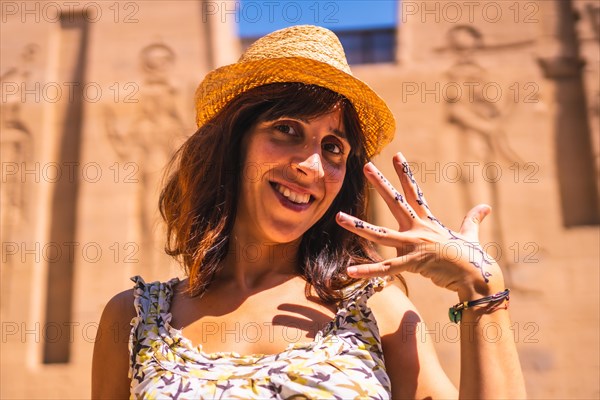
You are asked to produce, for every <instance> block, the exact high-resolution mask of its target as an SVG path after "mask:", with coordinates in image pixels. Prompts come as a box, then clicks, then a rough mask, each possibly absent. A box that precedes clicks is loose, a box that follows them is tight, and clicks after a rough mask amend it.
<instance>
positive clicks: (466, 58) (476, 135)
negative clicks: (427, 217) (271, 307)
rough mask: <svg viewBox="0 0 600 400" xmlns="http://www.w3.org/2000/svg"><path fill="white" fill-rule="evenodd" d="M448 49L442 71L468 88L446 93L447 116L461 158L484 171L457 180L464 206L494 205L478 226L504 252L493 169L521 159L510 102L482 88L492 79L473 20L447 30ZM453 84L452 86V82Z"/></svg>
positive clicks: (458, 83) (500, 211) (509, 267)
mask: <svg viewBox="0 0 600 400" xmlns="http://www.w3.org/2000/svg"><path fill="white" fill-rule="evenodd" d="M447 41H448V47H449V48H448V50H450V51H451V52H452V53H453V54H454V56H455V62H454V64H453V65H452V66H451V67H450V69H449V70H448V71H446V75H447V78H448V80H449V81H450V82H453V83H456V84H457V85H458V87H461V88H466V87H469V88H472V89H470V90H469V93H468V95H466V94H465V93H464V91H463V92H462V93H458V92H456V93H451V92H450V91H449V93H448V94H449V95H448V97H447V99H446V100H447V103H446V104H447V113H448V114H447V115H448V121H449V122H450V123H451V124H453V125H454V126H456V127H457V128H458V155H459V157H460V160H459V162H463V163H477V164H476V165H477V168H478V170H481V171H484V173H482V174H473V175H468V176H467V175H463V176H462V179H461V180H460V183H461V195H462V197H463V203H464V204H463V207H464V208H465V209H466V208H469V207H471V206H473V205H474V204H477V203H481V202H485V203H488V204H490V205H492V207H493V208H494V215H495V216H496V221H495V222H494V224H483V225H482V227H481V229H482V231H484V236H485V237H488V238H490V239H491V241H493V242H494V243H495V245H496V246H498V249H499V250H500V251H501V252H502V254H508V249H507V248H506V245H507V244H506V242H505V237H504V232H503V229H502V225H501V221H502V217H501V213H502V204H500V203H501V201H500V196H499V185H498V179H496V175H497V169H499V168H500V167H499V166H500V165H508V164H510V165H514V166H517V168H518V167H521V166H523V165H524V162H523V161H522V159H521V158H520V157H519V155H518V154H517V153H516V152H515V151H514V150H513V149H512V148H511V146H510V144H509V141H508V138H507V135H506V131H505V129H504V126H505V125H506V124H505V121H506V119H507V118H508V117H509V116H510V113H511V109H512V107H513V106H514V103H511V102H510V101H506V102H500V101H491V99H490V98H489V97H488V96H486V95H485V93H483V88H484V87H485V85H486V84H488V83H489V82H491V81H492V80H491V78H490V77H489V74H488V71H487V70H486V69H485V68H484V67H482V66H481V65H480V63H479V62H478V61H477V58H476V54H477V52H478V51H480V50H482V49H483V48H484V42H483V36H482V34H481V33H480V32H479V31H478V30H477V29H476V28H474V27H472V26H462V25H461V26H457V27H453V28H452V29H450V30H449V31H448V32H447ZM450 87H451V86H450ZM508 258H509V257H506V259H507V260H506V262H505V263H504V265H505V266H506V272H507V274H506V275H507V280H508V282H507V283H509V284H511V286H512V285H513V283H512V282H510V279H511V274H510V272H511V268H513V267H514V266H512V265H511V263H510V260H508Z"/></svg>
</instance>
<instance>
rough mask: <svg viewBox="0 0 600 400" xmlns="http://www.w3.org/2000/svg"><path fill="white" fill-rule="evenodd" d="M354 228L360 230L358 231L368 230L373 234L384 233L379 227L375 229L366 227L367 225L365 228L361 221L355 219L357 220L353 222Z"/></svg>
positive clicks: (369, 226)
mask: <svg viewBox="0 0 600 400" xmlns="http://www.w3.org/2000/svg"><path fill="white" fill-rule="evenodd" d="M354 227H355V228H360V229H369V230H371V231H373V232H378V233H385V232H386V231H385V229H383V228H380V227H377V228H376V227H374V226H372V225H368V224H367V225H366V226H365V224H364V222H363V221H361V220H360V219H357V220H355V221H354Z"/></svg>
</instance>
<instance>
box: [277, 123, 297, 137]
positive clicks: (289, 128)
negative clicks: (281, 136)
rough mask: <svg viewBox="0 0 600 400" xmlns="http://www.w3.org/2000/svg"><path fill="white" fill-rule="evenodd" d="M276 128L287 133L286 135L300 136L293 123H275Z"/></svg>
mask: <svg viewBox="0 0 600 400" xmlns="http://www.w3.org/2000/svg"><path fill="white" fill-rule="evenodd" d="M275 129H277V130H278V131H280V132H282V133H285V134H286V135H291V136H298V133H297V132H296V129H294V127H292V126H291V125H287V124H278V125H275Z"/></svg>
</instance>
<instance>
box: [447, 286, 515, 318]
mask: <svg viewBox="0 0 600 400" xmlns="http://www.w3.org/2000/svg"><path fill="white" fill-rule="evenodd" d="M509 292H510V289H506V290H504V291H502V292H498V293H496V294H493V295H491V296H487V297H483V298H481V299H478V300H472V301H464V302H462V303H458V304H456V305H455V306H453V307H450V309H449V310H448V317H450V321H452V322H454V323H459V322H460V320H461V318H462V312H463V310H466V309H467V308H470V307H475V306H479V305H482V304H487V303H496V302H499V301H502V300H504V299H507V300H508V299H509V297H508V294H509Z"/></svg>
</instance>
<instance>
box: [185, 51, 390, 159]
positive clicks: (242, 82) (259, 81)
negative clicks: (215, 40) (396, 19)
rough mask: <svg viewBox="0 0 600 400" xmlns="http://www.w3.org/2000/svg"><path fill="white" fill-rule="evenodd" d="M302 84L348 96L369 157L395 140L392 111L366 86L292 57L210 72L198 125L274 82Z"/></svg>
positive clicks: (200, 92) (199, 98) (199, 97)
mask: <svg viewBox="0 0 600 400" xmlns="http://www.w3.org/2000/svg"><path fill="white" fill-rule="evenodd" d="M282 82H302V83H305V84H312V85H318V86H322V87H324V88H327V89H329V90H332V91H334V92H337V93H339V94H341V95H343V96H344V97H346V98H347V99H348V100H350V102H351V103H352V105H353V106H354V108H355V109H356V112H357V114H358V117H359V119H360V124H361V127H362V130H363V133H364V135H365V145H366V153H367V156H368V157H369V158H371V157H372V156H374V155H376V154H378V153H379V152H380V151H381V149H382V148H383V147H384V146H385V145H387V144H388V143H389V142H391V140H392V139H393V137H394V132H395V130H396V124H395V120H394V116H393V114H392V112H391V111H390V110H389V108H388V107H387V105H386V104H385V102H384V101H383V99H381V98H380V97H379V96H378V95H377V94H376V93H375V92H374V91H373V89H371V88H370V87H369V86H368V85H367V84H366V83H364V82H362V81H361V80H359V79H357V78H355V77H354V76H352V75H349V74H347V73H345V72H343V71H340V70H339V69H337V68H334V67H332V66H330V65H328V64H326V63H322V62H319V61H315V60H311V59H307V58H299V57H289V58H269V59H264V60H257V61H248V62H242V63H237V64H231V65H227V66H224V67H221V68H218V69H216V70H214V71H212V72H210V73H209V74H208V75H207V76H206V77H205V79H204V80H203V81H202V83H201V84H200V86H199V87H198V89H197V90H196V123H197V125H198V127H200V126H202V125H204V124H205V123H207V122H208V121H210V120H211V119H212V118H213V117H214V116H215V115H216V114H217V113H218V112H219V111H220V110H222V109H223V108H224V107H225V105H226V104H227V103H228V102H230V101H231V100H233V99H234V98H235V97H236V96H238V95H239V94H241V93H243V92H246V91H248V90H250V89H253V88H255V87H258V86H262V85H267V84H270V83H282Z"/></svg>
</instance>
